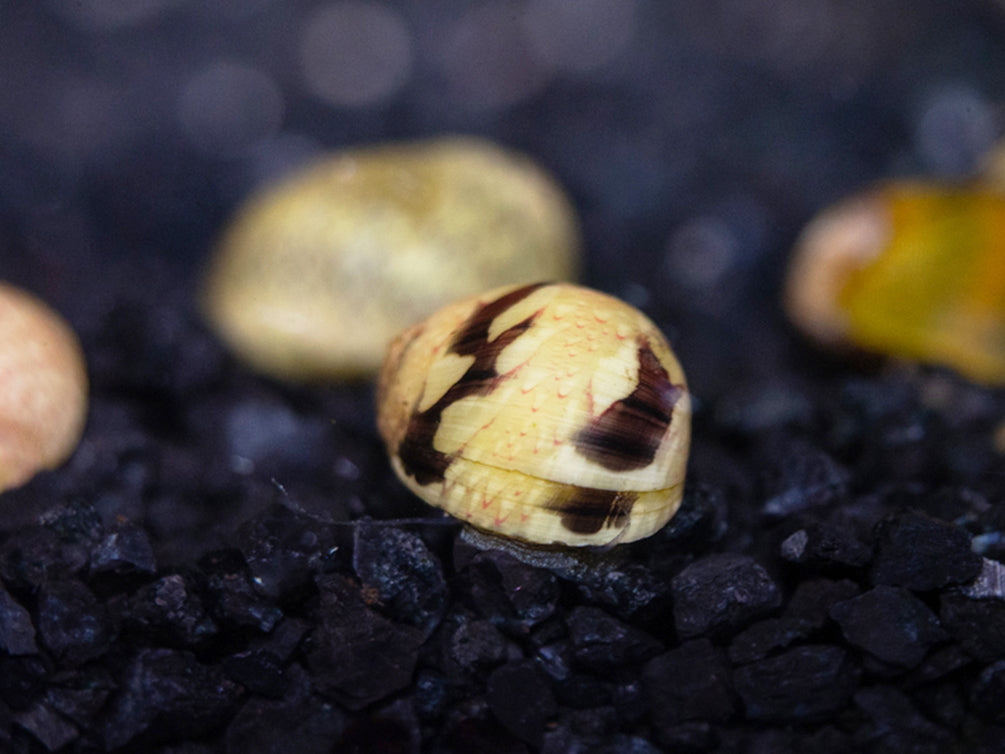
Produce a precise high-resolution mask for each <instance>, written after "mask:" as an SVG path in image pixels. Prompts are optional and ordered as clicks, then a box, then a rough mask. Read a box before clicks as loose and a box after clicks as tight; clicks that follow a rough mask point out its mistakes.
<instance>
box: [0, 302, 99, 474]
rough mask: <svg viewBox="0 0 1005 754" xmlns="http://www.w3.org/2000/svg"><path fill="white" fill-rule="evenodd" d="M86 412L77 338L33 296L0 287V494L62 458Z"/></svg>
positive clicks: (83, 372) (75, 439)
mask: <svg viewBox="0 0 1005 754" xmlns="http://www.w3.org/2000/svg"><path fill="white" fill-rule="evenodd" d="M86 413H87V373H86V369H85V366H84V357H83V353H82V352H81V349H80V344H79V342H78V341H77V336H76V335H75V334H74V333H73V331H72V330H71V329H70V326H69V325H68V324H67V323H66V322H65V321H64V320H63V318H62V317H60V316H59V315H58V314H57V313H56V312H54V311H53V310H52V309H50V308H49V307H48V306H46V305H45V304H43V303H42V302H41V301H39V300H38V299H37V298H35V297H34V296H32V295H30V294H29V293H27V292H25V291H23V290H21V289H19V288H16V287H14V286H12V285H9V284H7V283H4V282H0V492H3V491H4V490H6V489H11V488H13V487H19V486H20V485H22V484H24V483H25V482H27V481H28V480H29V479H31V477H33V476H34V475H35V474H36V473H37V472H39V471H42V470H43V469H52V468H55V467H56V466H59V465H60V464H61V463H62V462H63V461H65V460H66V458H67V457H68V456H69V455H70V454H71V453H72V452H73V450H74V449H75V448H76V447H77V443H78V442H79V441H80V435H81V433H82V432H83V428H84V419H85V416H86Z"/></svg>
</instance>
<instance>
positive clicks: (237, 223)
mask: <svg viewBox="0 0 1005 754" xmlns="http://www.w3.org/2000/svg"><path fill="white" fill-rule="evenodd" d="M579 245H580V241H579V230H578V225H577V222H576V219H575V214H574V212H573V210H572V207H571V204H570V203H569V201H568V200H567V199H566V197H565V195H564V193H563V192H562V190H561V189H560V188H559V187H558V185H557V184H556V183H555V182H554V181H553V180H552V179H551V178H550V177H548V176H547V175H546V174H545V172H544V171H543V170H542V169H541V168H539V167H538V166H537V165H535V164H534V163H533V162H531V160H529V159H528V158H526V157H524V156H522V155H519V154H517V153H515V152H512V151H509V150H505V149H502V148H500V147H498V146H496V145H494V144H492V143H490V142H487V141H482V140H479V139H473V138H463V137H452V138H441V139H435V140H431V141H424V142H414V143H400V144H387V145H382V146H374V147H368V148H359V149H350V150H345V151H341V152H337V153H334V154H332V155H330V156H328V157H325V158H323V159H320V160H318V161H317V162H315V163H313V164H312V165H309V166H308V167H307V168H305V169H304V170H302V171H300V172H298V173H297V174H295V175H293V176H292V177H291V178H289V179H288V180H286V181H284V182H282V183H280V184H279V185H277V186H274V187H272V188H268V189H266V190H265V191H263V192H262V193H260V194H259V195H257V196H255V197H253V198H252V199H250V200H249V201H248V202H247V203H246V204H245V205H244V207H242V208H241V209H240V210H239V212H238V213H237V214H236V216H235V219H234V220H233V222H232V223H231V224H230V226H229V228H228V229H227V231H226V232H225V233H224V235H223V237H222V239H221V241H220V244H219V246H218V248H217V251H216V254H215V255H214V258H213V260H212V263H211V265H210V267H209V268H208V270H207V275H206V279H205V286H204V296H203V304H204V307H203V308H204V310H205V312H206V314H207V317H208V319H209V321H210V323H211V324H212V326H213V327H214V329H215V330H216V331H217V332H218V333H219V334H220V335H221V337H222V338H223V339H224V340H225V341H226V342H227V343H228V344H229V345H230V346H231V348H233V349H234V351H235V352H237V354H238V355H240V356H241V357H243V358H244V359H245V360H246V361H248V362H249V363H250V364H251V365H252V366H253V367H255V368H257V369H259V370H260V371H263V372H265V373H267V374H271V375H274V376H278V377H282V378H286V379H299V380H302V379H322V380H323V379H330V378H336V379H340V378H352V377H357V378H359V377H369V376H372V375H373V374H375V373H376V371H377V369H378V368H379V367H380V363H381V361H382V359H383V356H384V352H385V351H386V349H387V344H388V343H389V342H390V340H391V339H392V338H393V337H394V336H395V335H397V334H398V333H399V332H400V331H401V330H402V329H404V328H405V327H407V326H408V325H410V324H412V323H413V322H417V321H418V320H420V319H422V318H423V317H426V316H428V315H429V314H431V313H433V312H434V311H436V310H437V309H439V308H440V307H441V306H444V305H445V304H447V303H449V302H451V301H455V300H457V299H458V298H461V297H463V296H470V295H473V294H475V293H478V292H480V291H484V290H487V289H490V288H494V287H497V286H500V285H505V284H511V283H519V282H532V281H534V280H540V279H549V280H571V279H574V278H575V276H576V273H577V267H578V254H579Z"/></svg>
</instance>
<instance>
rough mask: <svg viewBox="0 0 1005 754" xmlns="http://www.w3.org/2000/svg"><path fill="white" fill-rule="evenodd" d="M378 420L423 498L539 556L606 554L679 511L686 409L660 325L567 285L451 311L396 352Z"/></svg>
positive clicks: (516, 292) (380, 391)
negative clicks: (593, 550) (597, 550)
mask: <svg viewBox="0 0 1005 754" xmlns="http://www.w3.org/2000/svg"><path fill="white" fill-rule="evenodd" d="M377 404H378V405H377V423H378V428H379V430H380V434H381V436H382V437H383V439H384V442H385V443H386V445H387V448H388V451H389V453H390V456H391V464H392V466H393V468H394V470H395V472H396V473H397V475H398V477H399V478H400V479H401V480H402V482H404V484H405V485H406V486H408V487H409V488H410V489H411V490H412V491H413V492H415V493H416V494H417V495H418V496H419V497H421V498H422V499H423V500H425V501H426V502H428V503H430V504H432V505H434V506H437V507H439V508H443V509H444V510H446V511H447V512H448V513H450V514H451V515H453V516H455V517H457V518H459V519H461V520H463V521H467V522H468V523H470V524H472V525H473V526H475V527H478V528H479V529H482V530H486V531H488V532H490V533H494V534H498V535H503V536H505V537H513V538H516V539H519V540H523V541H526V542H531V543H535V544H543V545H548V544H564V545H574V546H583V545H607V544H612V543H618V542H631V541H634V540H637V539H641V538H643V537H647V536H649V535H651V534H653V533H655V532H656V531H658V530H659V529H660V528H661V527H662V526H663V525H664V524H665V523H666V522H667V521H668V520H669V519H670V518H671V517H672V516H673V515H674V513H675V512H676V511H677V508H678V506H679V505H680V501H681V495H682V493H683V487H684V473H685V467H686V464H687V456H688V449H689V445H690V427H691V403H690V396H689V393H688V388H687V383H686V381H685V378H684V373H683V371H682V370H681V366H680V364H679V363H678V362H677V359H676V357H675V356H674V354H673V352H672V351H671V349H670V346H669V345H668V344H667V341H666V339H665V338H664V337H663V335H662V333H660V331H659V329H658V328H657V327H656V326H655V325H654V324H653V323H652V322H651V321H650V320H649V319H648V318H646V317H645V315H643V314H642V313H641V312H639V311H638V310H637V309H635V308H633V307H631V306H629V305H628V304H625V303H624V302H622V301H619V300H618V299H615V298H612V297H610V296H607V295H605V294H602V293H598V292H596V291H593V290H590V289H588V288H583V287H580V286H576V285H572V284H550V285H546V284H532V285H519V286H506V287H503V288H499V289H496V290H493V291H490V292H488V293H485V294H483V295H480V296H474V297H471V298H467V299H464V300H462V301H459V302H456V303H454V304H450V305H448V306H446V307H444V308H443V309H441V310H440V311H438V312H436V313H435V314H433V315H432V316H431V317H429V318H428V319H427V320H425V321H424V322H421V323H419V324H417V325H414V326H413V327H410V328H408V329H407V330H405V331H404V332H403V333H401V334H400V335H399V336H398V337H397V338H396V339H395V340H394V342H393V343H392V344H391V347H390V349H389V351H388V355H387V359H386V361H385V362H384V366H383V368H382V370H381V373H380V378H379V382H378V388H377Z"/></svg>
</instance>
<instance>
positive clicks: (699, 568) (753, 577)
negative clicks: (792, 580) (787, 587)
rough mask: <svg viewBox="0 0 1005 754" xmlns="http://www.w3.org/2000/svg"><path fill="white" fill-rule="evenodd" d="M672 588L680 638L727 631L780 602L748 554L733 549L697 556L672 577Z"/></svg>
mask: <svg viewBox="0 0 1005 754" xmlns="http://www.w3.org/2000/svg"><path fill="white" fill-rule="evenodd" d="M671 589H672V593H673V605H674V608H673V610H674V622H675V624H676V626H677V633H678V634H679V635H680V637H681V638H682V639H688V638H692V637H695V636H701V635H702V634H706V633H707V634H710V635H712V636H713V637H714V636H726V635H730V634H732V633H735V632H736V631H737V630H739V629H740V628H742V627H743V626H745V625H746V624H748V623H750V622H751V621H753V620H756V619H757V618H759V617H761V616H762V615H764V614H765V613H768V612H770V611H771V610H774V609H775V608H776V607H778V606H779V605H780V604H781V602H782V595H781V592H780V591H779V589H778V585H777V584H775V582H774V581H773V580H772V579H771V577H770V576H769V575H768V573H767V571H765V570H764V568H762V567H761V566H760V565H759V564H758V563H757V562H756V561H755V560H754V559H753V558H750V557H748V556H746V555H737V554H734V553H721V554H717V555H709V556H707V557H704V558H702V559H700V560H696V561H695V562H694V563H692V564H691V565H689V566H688V567H687V568H685V569H684V570H683V571H681V572H680V573H679V574H677V575H676V576H675V577H674V579H673V581H672V582H671Z"/></svg>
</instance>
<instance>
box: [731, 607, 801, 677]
mask: <svg viewBox="0 0 1005 754" xmlns="http://www.w3.org/2000/svg"><path fill="white" fill-rule="evenodd" d="M811 632H812V626H811V625H810V624H808V623H806V622H804V621H802V620H799V619H798V618H792V617H787V616H783V617H781V618H766V619H764V620H762V621H758V622H757V623H754V624H753V625H751V626H748V627H747V628H745V629H744V630H743V631H741V632H740V633H738V634H737V635H736V636H734V637H733V641H732V643H731V644H730V645H729V659H730V662H732V663H733V664H734V665H743V664H745V663H748V662H753V661H754V660H761V659H763V658H765V657H767V656H768V654H769V653H771V652H773V651H774V650H776V649H784V648H785V647H787V646H789V645H790V644H792V643H794V642H796V641H798V640H799V639H804V638H806V637H808V636H809V635H810V633H811Z"/></svg>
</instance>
